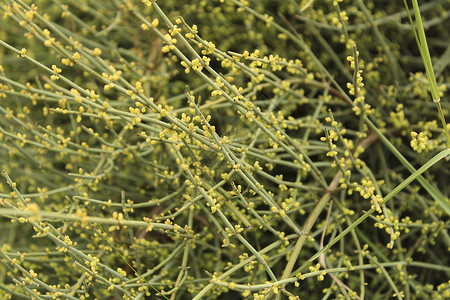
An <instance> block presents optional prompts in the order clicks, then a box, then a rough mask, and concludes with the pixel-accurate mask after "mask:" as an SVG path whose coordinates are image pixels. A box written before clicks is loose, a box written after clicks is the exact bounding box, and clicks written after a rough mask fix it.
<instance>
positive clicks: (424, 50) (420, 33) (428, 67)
mask: <svg viewBox="0 0 450 300" xmlns="http://www.w3.org/2000/svg"><path fill="white" fill-rule="evenodd" d="M403 2H404V4H405V7H406V11H407V12H408V17H409V21H410V22H411V26H412V28H413V32H414V36H415V37H416V42H417V45H418V46H419V51H420V56H421V57H422V61H423V64H424V66H425V71H426V73H427V78H428V85H429V87H430V92H431V97H432V98H433V102H435V103H436V106H437V109H438V113H439V118H440V120H441V123H442V127H443V128H444V132H445V136H446V138H447V146H450V133H449V131H448V128H447V122H446V121H445V116H444V113H443V111H442V107H441V104H440V101H441V98H440V97H439V90H438V87H437V82H436V77H435V75H434V70H433V64H432V62H431V57H430V51H429V49H428V43H427V38H426V36H425V30H424V28H423V23H422V16H421V15H420V9H419V5H418V3H417V0H412V1H411V2H412V4H413V9H414V17H415V20H416V25H417V31H416V29H415V26H414V22H413V20H412V17H411V13H410V11H409V7H408V3H407V2H406V0H403Z"/></svg>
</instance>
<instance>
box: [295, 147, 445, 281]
mask: <svg viewBox="0 0 450 300" xmlns="http://www.w3.org/2000/svg"><path fill="white" fill-rule="evenodd" d="M448 155H450V149H446V150H443V151H441V152H439V153H438V154H437V155H435V156H434V157H433V158H432V159H430V160H429V161H428V162H426V163H425V164H424V165H423V166H422V167H420V169H418V170H417V171H415V172H414V173H413V174H411V175H410V176H409V177H408V178H406V179H405V180H404V181H403V182H402V183H400V184H399V185H398V186H397V187H395V188H394V189H393V190H392V191H391V192H390V193H389V194H387V195H386V197H384V199H383V202H382V203H380V205H384V204H386V203H387V202H388V201H389V200H391V199H392V198H393V197H394V196H395V195H397V194H398V193H399V192H400V191H401V190H403V189H404V188H405V187H406V186H407V185H409V184H410V183H411V182H413V181H414V180H415V179H418V178H419V176H420V175H421V174H422V173H423V172H425V171H426V170H428V169H429V168H431V167H432V166H433V165H434V164H436V163H437V162H439V161H440V160H441V159H443V158H445V157H446V156H448ZM439 204H441V206H442V207H443V208H444V209H445V211H446V212H447V213H448V214H450V203H449V201H448V200H444V202H443V203H439ZM374 212H375V209H373V208H372V209H370V210H369V211H367V212H366V213H365V214H363V215H362V216H361V217H359V218H358V219H357V220H356V221H355V222H353V224H352V225H350V226H349V227H347V228H346V229H345V230H344V231H342V232H341V233H340V234H339V235H338V236H337V237H335V238H334V239H332V240H331V241H330V242H329V243H328V244H327V245H326V246H325V247H323V248H322V249H321V250H320V251H318V252H317V253H316V254H314V255H313V256H311V258H309V259H308V260H307V261H306V262H304V263H303V264H302V265H301V266H300V268H298V269H297V270H295V271H294V272H293V273H291V276H292V274H296V273H298V272H301V271H302V270H303V269H304V268H305V267H306V266H308V265H309V264H310V263H311V262H313V261H314V260H315V259H317V258H318V257H319V256H320V255H322V254H323V253H325V252H326V251H328V250H329V249H330V248H331V247H332V246H333V245H334V244H336V243H337V242H339V241H340V240H341V239H342V238H343V237H344V236H346V235H347V234H348V233H349V232H351V231H352V230H353V229H355V228H356V227H357V226H358V225H359V224H361V223H362V222H363V221H364V220H365V219H367V218H368V217H369V216H370V215H371V214H373V213H374Z"/></svg>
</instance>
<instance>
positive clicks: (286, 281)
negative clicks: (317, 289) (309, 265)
mask: <svg viewBox="0 0 450 300" xmlns="http://www.w3.org/2000/svg"><path fill="white" fill-rule="evenodd" d="M399 265H400V266H411V267H420V268H426V269H430V270H436V271H450V268H449V267H447V266H442V265H436V264H429V263H423V262H415V261H412V262H407V261H392V262H386V263H377V264H376V263H372V264H365V265H362V266H353V267H352V270H350V269H349V268H347V267H339V268H330V269H326V270H319V271H314V272H310V273H305V274H301V275H302V276H303V277H304V279H306V278H311V277H316V276H318V275H320V274H321V273H322V272H325V273H327V274H333V273H341V272H349V271H360V270H372V269H376V268H388V267H392V268H396V267H398V266H399ZM298 280H299V279H298V278H297V277H291V278H287V279H283V280H279V281H277V282H271V283H263V284H255V285H244V284H236V285H235V289H236V290H240V291H245V290H250V291H255V292H256V291H260V290H263V289H267V288H271V287H273V286H274V285H275V284H277V285H279V286H281V285H286V284H289V283H294V282H296V281H298ZM211 282H212V283H213V284H215V285H220V286H223V287H229V282H225V281H221V280H215V281H211ZM194 299H195V300H196V299H200V298H194Z"/></svg>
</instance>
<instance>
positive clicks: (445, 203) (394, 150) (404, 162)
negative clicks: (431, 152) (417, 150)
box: [364, 116, 450, 215]
mask: <svg viewBox="0 0 450 300" xmlns="http://www.w3.org/2000/svg"><path fill="white" fill-rule="evenodd" d="M364 121H366V124H367V125H369V127H370V128H372V130H373V131H374V132H375V133H376V134H377V135H378V137H379V138H380V140H381V141H382V142H383V144H385V146H386V147H388V149H389V150H390V151H391V152H392V153H393V154H394V155H395V157H397V159H398V160H399V161H400V162H401V163H402V165H404V166H405V167H406V168H407V169H408V170H409V171H410V172H411V174H416V172H417V170H416V169H415V168H414V167H413V166H412V165H411V164H410V163H409V161H408V160H407V159H406V158H405V157H404V156H403V155H402V154H401V153H400V152H399V151H398V150H397V148H395V147H394V145H392V143H391V142H390V141H389V140H388V139H387V138H386V137H385V136H384V134H383V133H382V132H381V131H380V130H379V129H378V128H377V127H376V126H375V124H373V123H372V121H370V119H369V118H368V117H367V116H365V117H364ZM447 150H448V149H447ZM441 153H442V152H441ZM438 155H439V154H438ZM435 157H436V156H435ZM430 161H431V160H430ZM430 161H428V162H430ZM425 165H426V164H425ZM420 174H421V173H419V176H418V177H417V180H418V181H419V183H420V184H421V185H422V186H423V187H424V188H425V190H427V192H428V193H429V194H430V195H431V197H433V199H434V200H436V201H437V202H438V203H439V205H440V206H441V207H442V208H443V209H444V210H445V211H446V212H447V214H449V215H450V204H449V201H448V199H446V198H445V197H444V195H442V193H441V192H439V191H438V190H437V189H436V188H435V187H434V186H432V185H431V184H430V183H429V182H428V181H427V180H426V179H425V178H424V177H423V176H422V175H420ZM410 177H411V176H410ZM408 178H409V177H408Z"/></svg>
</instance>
